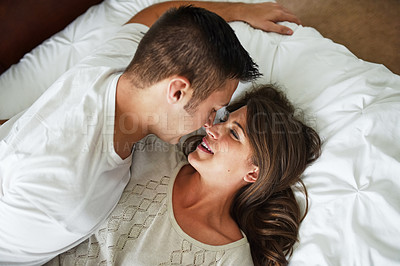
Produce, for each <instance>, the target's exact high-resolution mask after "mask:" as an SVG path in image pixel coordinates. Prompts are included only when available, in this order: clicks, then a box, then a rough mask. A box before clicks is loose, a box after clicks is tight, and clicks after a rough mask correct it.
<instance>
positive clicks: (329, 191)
mask: <svg viewBox="0 0 400 266" xmlns="http://www.w3.org/2000/svg"><path fill="white" fill-rule="evenodd" d="M156 2H159V1H157V0H140V1H139V0H105V1H103V2H102V3H100V4H98V5H95V6H92V7H91V8H90V9H88V10H87V11H86V12H85V13H84V14H82V15H81V16H80V17H78V18H77V19H76V20H74V21H73V22H72V23H71V24H69V25H68V26H67V27H66V28H65V29H64V30H62V31H60V32H58V33H57V34H55V35H53V36H52V37H51V38H49V39H47V40H46V41H44V42H43V43H42V44H41V45H39V46H37V47H36V48H35V49H34V50H32V51H31V52H29V53H27V54H26V55H25V56H24V57H23V59H22V60H21V61H20V62H19V63H18V64H16V65H13V66H12V67H11V68H9V69H8V70H7V71H6V72H4V73H3V74H2V75H1V76H0V120H4V119H10V118H12V117H14V118H12V119H10V121H9V122H8V123H5V124H4V125H2V126H1V127H8V126H10V125H11V124H12V122H13V121H14V120H15V119H16V118H17V117H18V114H19V113H21V112H23V111H24V110H25V109H26V108H28V107H29V106H30V105H31V104H32V103H33V102H34V101H35V100H36V99H37V98H38V97H40V95H41V94H42V93H43V91H45V90H46V89H47V88H48V87H49V86H50V85H51V84H52V83H53V82H54V81H55V80H56V79H57V78H58V77H59V76H60V75H62V74H63V73H64V72H65V71H67V70H68V69H70V68H71V67H73V66H74V65H75V64H77V63H78V62H79V61H80V60H81V59H82V58H84V57H85V56H86V55H88V54H91V53H93V51H94V50H95V48H96V47H98V46H100V45H101V44H102V43H104V42H105V41H106V40H107V39H109V38H111V37H112V36H113V34H115V33H116V32H117V31H118V29H119V28H120V25H122V24H124V23H125V22H126V21H127V20H128V19H129V18H130V17H131V16H132V15H133V14H135V13H136V12H138V11H139V10H141V9H143V8H145V7H146V6H149V5H151V4H153V3H156ZM246 2H255V1H254V0H246ZM285 24H286V25H287V26H289V27H291V28H292V29H293V30H294V34H293V36H282V35H278V34H275V33H265V32H262V31H260V30H255V29H253V28H251V27H250V26H249V25H247V24H245V23H242V22H233V23H231V24H230V25H231V26H232V28H233V29H234V30H235V32H236V33H237V35H238V37H239V39H240V41H241V42H242V44H243V46H244V47H245V48H246V49H247V51H248V52H249V53H250V55H251V56H252V58H253V59H254V60H255V61H256V62H257V64H258V65H259V66H260V70H261V72H262V73H263V77H262V78H260V79H259V80H257V83H276V84H278V85H279V86H280V87H281V88H282V89H283V90H284V91H285V93H286V94H287V95H288V97H289V99H290V100H291V101H292V102H293V103H294V105H295V106H296V107H297V108H299V115H301V116H302V117H303V118H304V120H305V121H306V122H307V123H308V124H309V125H311V126H313V127H314V128H315V129H316V130H317V132H318V133H319V134H320V136H321V137H322V139H323V146H322V156H321V157H320V158H319V159H318V161H317V162H316V163H314V164H313V165H312V166H311V167H309V168H308V169H307V170H306V172H305V173H304V175H303V180H304V183H305V184H306V186H307V189H308V193H309V201H310V209H309V212H308V215H307V216H306V218H305V220H304V221H303V223H302V225H301V228H300V236H299V238H300V241H299V243H298V244H297V245H296V247H295V250H294V253H293V256H292V257H291V260H290V265H296V266H297V265H307V266H309V265H360V266H365V265H385V266H389V265H400V243H399V240H400V141H399V138H400V76H398V75H395V74H393V73H392V72H390V71H389V70H388V69H387V68H386V67H385V66H383V65H379V64H374V63H369V62H365V61H363V60H360V59H358V58H357V57H355V56H354V55H353V54H352V53H351V52H350V51H349V50H348V49H347V48H346V47H344V46H342V45H340V44H336V43H334V42H332V41H331V40H329V39H326V38H324V37H323V36H321V35H320V34H319V33H318V32H317V31H316V30H315V29H313V28H309V27H303V26H298V25H295V24H292V23H287V22H285ZM120 53H121V54H123V53H124V51H120ZM128 62H129V61H127V62H126V64H128ZM250 85H251V84H245V83H241V84H239V87H238V89H237V91H236V92H235V94H234V96H233V98H236V97H237V96H238V95H240V94H241V93H243V92H244V91H246V90H247V89H248V88H249V87H250ZM300 110H301V111H300ZM0 137H1V136H0ZM299 200H301V198H300V197H299Z"/></svg>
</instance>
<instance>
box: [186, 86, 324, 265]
mask: <svg viewBox="0 0 400 266" xmlns="http://www.w3.org/2000/svg"><path fill="white" fill-rule="evenodd" d="M242 106H247V123H246V133H247V136H248V138H249V140H250V143H251V147H252V152H253V153H252V154H253V155H252V158H251V160H252V162H253V164H254V165H257V166H258V168H259V174H258V178H257V181H256V182H255V183H252V184H249V185H247V186H245V187H243V188H242V189H241V190H239V191H238V192H237V193H236V195H235V199H234V201H233V204H232V208H231V215H232V217H233V218H234V219H235V221H236V222H237V223H238V225H239V227H240V229H241V230H242V231H243V232H244V233H245V234H246V236H247V239H248V241H249V243H250V250H251V255H252V258H253V262H254V265H256V266H259V265H262V266H265V265H287V264H288V261H287V259H286V257H287V256H290V255H291V254H292V252H293V245H294V244H295V243H296V241H297V240H298V232H299V225H300V223H301V221H302V220H303V219H304V217H305V215H306V214H307V210H308V199H307V189H306V187H305V186H304V183H303V181H302V180H301V179H300V177H301V175H302V173H303V172H304V170H305V169H306V167H307V166H308V165H310V164H311V163H312V162H314V161H315V160H316V159H317V158H318V157H319V156H320V152H321V140H320V138H319V136H318V134H317V133H316V132H315V130H313V129H312V128H311V127H309V126H306V125H305V124H304V123H303V122H301V121H300V120H299V119H297V118H296V117H295V109H294V107H293V105H292V104H291V103H290V102H289V101H288V99H287V98H286V96H285V95H284V94H283V93H282V92H280V91H278V90H277V89H276V88H274V86H272V85H263V86H260V87H258V88H255V89H253V90H252V91H251V92H249V93H247V94H246V95H245V96H244V97H242V98H241V99H239V100H238V101H236V102H234V103H233V104H230V105H229V106H228V107H227V111H228V112H233V111H235V110H237V109H239V108H240V107H242ZM201 138H202V136H193V137H191V138H189V139H187V140H186V142H185V143H184V150H185V153H186V154H189V153H190V152H191V151H193V150H194V149H196V147H197V144H199V143H200V142H201ZM296 185H297V186H298V185H300V188H302V191H303V193H304V196H305V199H306V201H305V204H306V206H305V211H304V213H303V214H301V212H300V206H299V204H298V202H297V201H296V198H295V196H294V193H293V190H292V188H293V187H295V186H296Z"/></svg>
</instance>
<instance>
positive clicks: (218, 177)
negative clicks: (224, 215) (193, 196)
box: [188, 106, 258, 185]
mask: <svg viewBox="0 0 400 266" xmlns="http://www.w3.org/2000/svg"><path fill="white" fill-rule="evenodd" d="M246 113H247V107H246V106H244V107H242V108H240V109H238V110H236V111H234V112H232V113H230V114H229V116H227V117H226V119H224V121H223V122H221V123H218V124H214V125H213V126H211V127H208V128H206V132H207V135H206V136H205V137H204V138H203V141H202V142H201V144H200V145H199V146H197V149H196V150H195V151H194V152H192V153H191V154H189V157H188V160H189V163H190V164H191V165H192V166H193V167H194V168H195V169H196V170H197V171H198V172H199V173H200V174H201V176H202V177H211V178H212V179H213V180H214V181H216V182H221V183H223V184H227V183H226V182H233V183H235V182H236V183H242V185H244V184H246V182H254V181H255V180H256V172H257V171H258V169H257V167H256V166H254V165H253V164H252V163H251V160H250V158H251V146H250V142H249V139H248V137H247V134H246V131H245V128H246ZM252 172H254V174H252Z"/></svg>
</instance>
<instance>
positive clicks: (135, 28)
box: [78, 23, 149, 71]
mask: <svg viewBox="0 0 400 266" xmlns="http://www.w3.org/2000/svg"><path fill="white" fill-rule="evenodd" d="M148 29H149V28H148V27H147V26H145V25H142V24H138V23H130V24H125V25H123V26H122V27H121V29H120V30H119V31H118V32H117V33H116V34H115V35H114V36H113V37H112V38H111V39H109V40H108V41H106V42H105V43H104V44H102V45H101V46H100V47H98V48H97V49H96V50H95V51H94V53H93V54H91V55H89V56H87V57H85V58H84V59H82V61H81V62H80V63H79V64H78V65H80V66H81V67H82V66H87V67H93V66H95V67H99V66H104V67H108V68H109V67H111V68H116V69H119V70H120V71H123V70H124V69H125V68H126V67H127V66H128V64H129V63H130V61H131V60H132V58H133V56H134V54H135V52H136V49H137V46H138V44H139V42H140V41H141V40H142V38H143V36H144V34H145V33H146V32H147V30H148Z"/></svg>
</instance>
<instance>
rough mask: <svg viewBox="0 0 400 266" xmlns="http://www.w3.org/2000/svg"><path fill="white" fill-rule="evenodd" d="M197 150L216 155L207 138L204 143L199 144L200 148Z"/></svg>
mask: <svg viewBox="0 0 400 266" xmlns="http://www.w3.org/2000/svg"><path fill="white" fill-rule="evenodd" d="M197 148H199V149H200V150H201V151H204V152H205V153H209V154H214V152H213V151H212V149H211V148H210V146H209V145H208V142H207V140H206V138H205V137H204V138H203V141H202V142H201V143H200V144H199V146H197Z"/></svg>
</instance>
